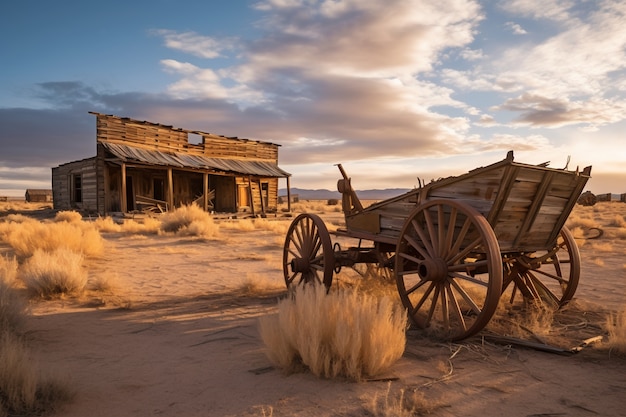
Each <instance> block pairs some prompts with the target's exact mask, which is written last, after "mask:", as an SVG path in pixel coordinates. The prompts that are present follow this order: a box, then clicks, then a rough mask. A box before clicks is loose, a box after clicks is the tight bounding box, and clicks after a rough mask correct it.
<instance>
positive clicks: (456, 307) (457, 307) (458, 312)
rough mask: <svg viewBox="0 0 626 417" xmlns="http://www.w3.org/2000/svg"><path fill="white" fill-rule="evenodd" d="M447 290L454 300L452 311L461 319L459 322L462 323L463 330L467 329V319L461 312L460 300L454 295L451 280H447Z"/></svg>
mask: <svg viewBox="0 0 626 417" xmlns="http://www.w3.org/2000/svg"><path fill="white" fill-rule="evenodd" d="M446 291H447V292H448V298H449V299H450V300H452V307H453V308H452V312H453V313H454V316H455V317H456V319H457V320H458V321H459V323H461V326H462V327H463V331H467V326H466V325H465V319H464V318H463V313H462V312H461V306H460V305H459V301H458V300H457V299H456V297H455V296H454V292H453V291H452V287H450V283H449V282H446Z"/></svg>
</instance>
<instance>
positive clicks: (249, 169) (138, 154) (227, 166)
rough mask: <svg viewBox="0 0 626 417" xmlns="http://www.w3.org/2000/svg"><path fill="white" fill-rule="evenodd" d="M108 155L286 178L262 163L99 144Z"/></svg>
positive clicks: (270, 164)
mask: <svg viewBox="0 0 626 417" xmlns="http://www.w3.org/2000/svg"><path fill="white" fill-rule="evenodd" d="M100 143H101V144H102V145H103V146H104V147H105V148H106V149H107V150H108V151H109V152H111V153H112V154H113V155H115V156H116V157H118V158H120V159H121V160H123V161H125V162H131V161H135V162H140V163H144V164H150V165H161V166H168V167H177V168H193V169H206V170H217V171H222V172H231V173H236V174H245V175H258V176H262V177H281V178H282V177H289V176H291V174H289V173H288V172H286V171H283V170H282V169H280V168H279V167H278V165H277V164H275V163H272V162H265V161H255V160H239V159H224V158H209V157H206V156H202V155H193V154H186V153H166V152H161V151H157V150H153V149H142V148H136V147H134V146H128V145H122V144H119V143H111V142H100Z"/></svg>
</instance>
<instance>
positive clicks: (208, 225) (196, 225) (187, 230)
mask: <svg viewBox="0 0 626 417" xmlns="http://www.w3.org/2000/svg"><path fill="white" fill-rule="evenodd" d="M161 230H163V231H164V232H175V233H176V234H179V235H181V236H199V237H205V238H209V237H215V236H217V234H218V233H219V226H218V225H217V224H216V223H215V222H214V221H213V218H212V217H211V215H210V214H209V213H207V212H206V211H204V210H203V209H201V208H200V207H198V206H196V205H195V204H191V205H185V206H181V207H178V208H177V209H176V210H174V211H170V212H167V213H165V214H163V215H162V216H161Z"/></svg>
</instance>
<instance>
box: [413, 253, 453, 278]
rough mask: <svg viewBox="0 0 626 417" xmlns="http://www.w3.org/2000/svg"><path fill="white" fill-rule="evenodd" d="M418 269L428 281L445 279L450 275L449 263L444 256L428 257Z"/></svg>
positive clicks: (421, 275)
mask: <svg viewBox="0 0 626 417" xmlns="http://www.w3.org/2000/svg"><path fill="white" fill-rule="evenodd" d="M417 270H418V273H419V275H420V277H421V278H422V279H424V280H426V281H443V280H445V279H446V278H447V277H448V265H447V264H446V262H445V261H444V260H443V259H442V258H434V259H426V260H425V261H424V262H422V263H421V264H420V266H419V267H418V269H417Z"/></svg>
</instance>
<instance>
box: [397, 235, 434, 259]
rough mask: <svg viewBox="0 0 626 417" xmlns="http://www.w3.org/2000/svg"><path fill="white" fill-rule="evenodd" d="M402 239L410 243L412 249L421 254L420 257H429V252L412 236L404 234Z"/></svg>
mask: <svg viewBox="0 0 626 417" xmlns="http://www.w3.org/2000/svg"><path fill="white" fill-rule="evenodd" d="M404 239H405V240H406V241H407V242H408V243H409V244H410V245H411V247H412V248H413V249H415V250H416V251H418V252H419V254H420V255H422V259H426V258H430V254H429V253H428V252H427V251H425V250H424V247H423V246H422V245H420V244H419V243H418V242H417V241H416V240H415V239H413V236H409V235H406V236H404ZM422 241H423V240H422ZM403 255H406V254H404V253H403ZM407 256H408V255H407ZM407 259H408V258H407ZM415 259H417V258H415Z"/></svg>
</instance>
